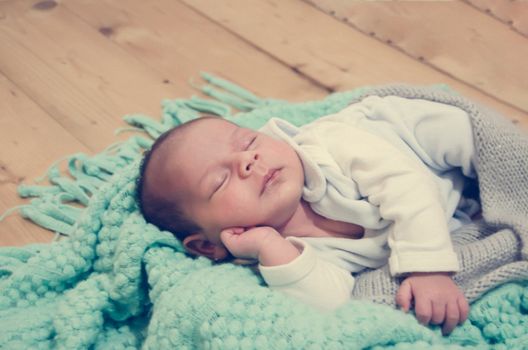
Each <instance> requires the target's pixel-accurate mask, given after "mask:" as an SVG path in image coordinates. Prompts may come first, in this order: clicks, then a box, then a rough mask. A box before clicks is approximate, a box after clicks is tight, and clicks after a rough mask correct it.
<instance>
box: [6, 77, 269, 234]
mask: <svg viewBox="0 0 528 350" xmlns="http://www.w3.org/2000/svg"><path fill="white" fill-rule="evenodd" d="M201 78H202V79H203V80H204V81H206V82H207V83H208V84H205V85H201V86H198V85H196V84H194V83H193V82H192V81H191V85H192V86H194V87H195V88H197V89H199V90H200V91H201V92H202V93H204V94H205V95H207V96H209V97H210V98H212V99H205V98H200V97H197V96H192V97H191V98H189V99H177V100H164V101H163V102H162V107H163V112H162V116H161V120H160V121H156V120H155V119H154V118H152V117H150V116H147V115H143V114H132V115H126V116H124V117H123V119H124V121H125V122H126V123H128V124H129V125H130V127H124V128H120V129H118V130H116V134H118V133H121V132H128V131H140V132H142V133H144V134H146V136H148V137H143V136H139V135H134V136H131V137H130V138H128V139H127V140H126V141H123V142H117V143H114V144H112V145H110V146H109V147H107V148H106V149H105V150H103V151H102V152H101V153H99V154H96V155H93V156H89V155H87V154H84V153H77V154H73V155H70V156H67V157H64V158H62V159H59V160H57V161H56V162H55V163H53V164H52V165H51V166H50V167H49V169H48V171H47V172H46V175H44V176H42V177H41V178H37V179H35V180H34V184H30V185H26V184H22V185H20V186H19V187H18V194H19V195H20V196H21V197H23V198H33V199H32V200H31V202H30V203H28V204H24V205H20V206H16V207H13V208H10V209H8V210H7V211H6V212H4V213H3V214H2V215H0V221H2V220H3V219H5V218H6V217H7V216H8V215H10V214H12V213H13V212H15V211H19V212H20V214H21V216H22V217H24V218H26V219H29V220H31V221H32V222H33V223H35V224H37V225H39V226H41V227H44V228H46V229H48V230H51V231H53V232H55V233H57V234H61V235H64V236H69V235H71V234H72V233H73V231H74V230H75V225H76V222H77V221H78V219H79V217H80V216H81V214H82V213H83V211H84V209H85V208H86V206H87V205H88V203H89V201H90V198H91V196H92V194H93V193H95V192H96V191H97V190H98V189H99V188H100V187H101V186H102V185H104V184H105V183H106V182H107V181H108V180H109V179H110V178H111V177H112V175H113V174H114V173H115V172H116V171H117V170H118V169H122V168H123V167H125V166H126V165H128V164H130V163H131V162H133V161H134V160H135V159H137V157H138V156H139V155H141V154H142V153H143V151H145V150H147V149H149V148H150V147H151V146H152V144H153V143H154V140H155V139H156V138H158V137H159V136H160V135H161V134H162V133H164V132H165V131H167V130H169V129H170V128H172V127H174V126H177V125H179V124H182V123H185V122H187V121H189V120H192V119H195V118H198V117H199V116H200V115H201V114H204V113H206V114H213V115H216V116H220V117H223V118H230V119H231V118H232V117H234V114H233V110H232V109H233V108H235V109H237V110H239V111H242V112H249V111H251V110H253V109H255V108H258V107H262V106H265V105H271V104H274V103H277V102H279V100H273V99H262V98H259V97H257V96H255V95H254V94H253V93H251V92H249V91H248V90H246V89H244V88H242V87H240V86H238V85H235V84H233V83H231V82H229V81H227V80H224V79H221V78H219V77H217V76H214V75H212V74H209V73H205V72H202V73H201ZM65 160H66V161H67V168H66V170H65V171H64V172H61V171H60V170H59V164H60V163H62V162H64V161H65ZM45 180H47V181H48V182H49V185H42V184H39V183H41V182H43V181H45Z"/></svg>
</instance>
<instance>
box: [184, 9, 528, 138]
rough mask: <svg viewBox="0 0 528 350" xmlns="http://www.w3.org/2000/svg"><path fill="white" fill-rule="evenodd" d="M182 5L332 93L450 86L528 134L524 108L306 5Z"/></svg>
mask: <svg viewBox="0 0 528 350" xmlns="http://www.w3.org/2000/svg"><path fill="white" fill-rule="evenodd" d="M183 1H184V2H185V3H186V4H188V5H189V6H192V7H193V8H195V9H196V10H197V11H200V12H201V13H203V14H204V15H206V16H207V17H209V18H211V19H212V20H214V21H216V22H218V23H221V24H222V25H223V26H225V27H226V28H228V29H229V30H230V31H232V32H234V33H236V34H237V35H239V36H240V37H242V38H244V39H245V40H248V41H250V42H252V43H253V44H254V45H256V46H258V47H259V48H260V49H261V50H263V51H265V52H268V53H269V54H270V55H272V56H274V57H276V58H277V59H279V60H281V61H283V62H285V63H287V64H289V65H290V66H291V67H292V68H294V69H296V70H298V71H299V72H300V73H301V74H305V75H307V76H308V77H310V78H311V79H314V80H317V81H319V82H320V83H321V84H322V85H324V86H327V87H328V88H330V89H333V90H346V89H350V88H354V87H358V86H362V85H372V84H384V83H390V82H408V83H412V84H434V83H447V84H448V85H450V86H451V87H452V88H454V89H456V90H457V91H459V92H461V93H463V94H464V95H466V96H468V97H470V98H474V99H475V100H477V101H480V102H481V103H484V104H486V105H488V106H490V107H492V108H495V109H497V110H499V111H500V112H502V113H504V114H505V115H506V116H508V117H509V118H511V119H512V120H515V121H518V122H519V123H520V124H522V125H523V127H526V128H527V129H528V115H527V113H526V112H524V111H522V110H520V109H519V108H515V107H512V106H509V105H507V104H504V103H501V102H500V101H498V100H497V99H495V98H494V97H492V96H489V95H487V94H485V93H483V92H482V91H479V90H477V89H475V88H473V87H471V86H469V85H467V84H465V83H464V82H461V81H459V80H457V79H454V78H452V77H450V76H447V75H445V74H442V73H440V72H439V71H438V70H436V69H434V68H431V67H430V66H427V65H425V64H419V63H418V62H417V61H416V60H415V59H413V58H410V57H409V56H407V55H406V54H404V53H402V52H399V51H398V50H394V48H392V47H389V46H388V45H386V44H384V43H381V42H379V41H377V40H375V39H373V38H371V37H370V36H368V35H365V34H363V33H361V32H359V31H357V30H355V29H353V28H351V27H349V26H347V25H346V24H344V23H340V22H336V21H335V20H334V19H333V18H332V17H330V16H328V15H326V14H324V13H322V12H320V11H319V10H317V9H316V8H315V7H313V6H311V5H309V4H307V3H304V2H300V1H272V0H268V1H258V0H246V1H240V0H224V1H222V2H221V3H220V2H211V1H207V0H183ZM318 12H319V13H318ZM240 13H243V14H244V15H243V16H241V15H240ZM262 28H265V30H263V29H262Z"/></svg>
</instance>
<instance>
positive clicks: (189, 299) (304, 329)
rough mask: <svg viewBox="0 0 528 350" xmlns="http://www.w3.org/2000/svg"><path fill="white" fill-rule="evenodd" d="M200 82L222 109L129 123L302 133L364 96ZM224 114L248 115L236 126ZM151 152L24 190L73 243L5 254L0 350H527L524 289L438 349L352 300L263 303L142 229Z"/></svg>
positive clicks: (244, 283) (122, 155)
mask: <svg viewBox="0 0 528 350" xmlns="http://www.w3.org/2000/svg"><path fill="white" fill-rule="evenodd" d="M204 78H205V79H206V80H207V81H208V82H209V83H211V84H212V85H214V86H216V87H212V86H211V85H208V86H206V87H204V88H203V91H204V92H206V93H208V94H209V95H210V96H212V97H214V98H215V99H216V100H219V101H222V102H217V101H210V100H203V99H198V98H191V99H187V100H175V101H164V103H163V106H164V108H163V114H162V118H161V121H160V122H156V121H154V120H152V119H151V118H148V117H145V116H141V115H134V116H127V117H125V119H126V120H127V121H128V122H129V123H130V124H132V125H135V126H136V127H138V128H140V129H141V130H144V131H145V132H147V133H148V134H149V135H150V136H152V137H157V136H159V135H160V133H162V132H163V131H165V130H167V129H168V128H170V127H171V126H173V125H176V124H178V123H181V122H184V121H186V120H189V119H193V118H195V117H197V116H198V112H205V113H213V114H217V115H220V116H223V117H227V118H230V119H232V120H236V121H237V122H239V123H240V124H243V125H245V126H249V127H253V128H257V127H259V126H261V125H262V124H263V123H264V122H265V121H266V120H267V119H268V118H269V117H271V116H281V117H283V118H286V119H289V120H290V121H292V122H296V123H305V122H308V121H310V120H312V119H314V118H317V117H319V116H322V115H326V114H329V113H332V112H336V111H338V110H340V109H342V108H343V107H344V106H346V105H347V103H348V102H349V101H351V100H352V99H353V98H357V97H358V96H361V95H362V94H364V93H366V92H368V91H369V88H362V89H356V90H353V91H350V92H344V93H337V94H333V95H331V96H329V97H327V98H326V99H324V100H321V101H315V102H307V103H300V104H292V103H288V102H286V101H279V100H264V99H260V98H257V97H255V96H254V95H252V94H250V93H249V92H247V91H245V90H243V89H241V88H238V87H236V86H233V85H232V84H230V83H228V82H225V81H223V80H220V79H218V78H215V77H212V76H209V75H204ZM218 88H221V90H219V89H218ZM433 89H435V91H436V90H438V91H442V90H443V89H445V88H442V87H435V88H433ZM229 105H231V106H235V107H236V108H238V109H240V110H242V111H243V112H242V113H240V114H237V115H236V116H232V112H231V110H230V107H229ZM151 144H152V140H151V139H148V138H144V137H139V136H134V137H131V138H130V139H129V140H128V141H126V142H124V143H122V144H117V145H113V146H111V147H109V148H108V149H107V150H105V151H104V152H102V153H101V154H99V155H96V156H93V157H89V156H86V155H83V154H77V155H74V156H72V157H71V158H70V160H69V163H68V169H69V173H70V174H71V176H72V177H73V178H69V177H66V176H63V175H61V174H60V173H59V172H58V171H57V169H56V167H52V168H50V171H49V174H48V177H49V179H50V181H51V183H52V186H36V185H35V186H21V188H20V194H21V195H23V196H31V197H36V198H35V199H34V200H33V202H32V204H30V205H27V206H26V207H24V208H22V209H21V213H22V215H24V216H25V217H27V218H29V219H31V220H33V221H34V222H36V223H37V224H39V225H41V226H44V227H47V228H48V229H50V230H53V231H56V232H60V233H62V234H64V235H68V236H69V237H68V238H65V239H62V240H59V241H57V242H54V243H52V244H47V245H46V244H44V245H30V246H26V247H21V248H6V247H4V248H1V249H0V348H1V349H87V348H90V349H137V348H145V349H202V348H203V349H325V350H326V349H362V348H372V349H390V348H394V349H488V348H493V349H526V348H528V284H527V283H526V281H522V280H520V281H517V282H513V283H507V284H503V285H501V286H500V287H499V288H496V289H494V290H492V291H490V292H488V293H487V294H485V295H484V296H483V297H481V298H479V299H478V300H477V301H476V302H474V303H473V304H472V308H471V313H470V317H469V320H468V321H467V322H466V323H465V324H464V325H463V326H461V327H459V328H457V329H456V330H455V331H454V332H453V333H452V334H451V335H450V336H449V337H442V336H441V333H440V330H439V329H438V328H427V327H424V326H421V325H419V324H418V323H417V321H416V320H415V318H414V316H413V315H411V314H404V313H403V312H400V311H398V310H395V309H393V308H391V307H389V306H386V305H379V304H374V303H369V302H364V301H356V300H351V301H350V302H349V303H348V304H347V305H345V306H344V307H342V308H340V309H339V310H337V311H336V312H334V313H331V314H321V313H319V312H317V311H316V310H314V309H312V308H310V307H309V306H306V305H304V304H301V303H300V302H298V301H296V300H293V299H290V298H288V297H286V296H284V295H282V294H279V293H277V292H274V291H271V290H270V289H268V288H267V287H265V286H264V284H263V283H262V281H261V279H260V278H259V277H258V276H256V275H255V274H254V273H253V272H251V271H250V270H249V269H247V268H244V267H241V266H235V265H232V264H216V265H215V264H212V263H211V262H210V261H208V260H206V259H204V258H199V259H192V258H190V257H188V256H186V255H185V254H184V252H183V249H182V246H181V244H180V243H179V242H178V241H177V240H176V239H175V238H174V237H173V236H172V235H171V234H170V233H168V232H161V231H159V230H158V229H157V228H155V227H154V226H152V225H149V224H146V223H145V221H144V219H143V218H142V217H141V215H140V214H139V212H138V210H137V205H136V202H135V198H134V194H135V192H134V191H135V180H136V177H137V171H138V163H139V158H140V154H141V152H142V151H143V150H144V149H145V148H148V147H149V146H150V145H151ZM525 170H526V169H525ZM70 202H76V203H80V204H83V205H84V206H85V207H84V208H80V207H79V206H71V205H69V204H71V203H70ZM523 210H524V209H523ZM525 213H526V211H525ZM484 214H485V216H486V212H485V213H484ZM526 217H528V215H526ZM522 224H523V223H521V225H522ZM513 226H514V228H515V227H516V226H515V225H513Z"/></svg>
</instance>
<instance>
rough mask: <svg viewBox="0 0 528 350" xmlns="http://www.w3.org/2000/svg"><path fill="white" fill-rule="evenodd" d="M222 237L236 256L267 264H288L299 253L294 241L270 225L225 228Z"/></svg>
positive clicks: (228, 248)
mask: <svg viewBox="0 0 528 350" xmlns="http://www.w3.org/2000/svg"><path fill="white" fill-rule="evenodd" d="M220 239H221V240H222V243H224V245H225V246H226V248H227V250H229V252H230V253H231V254H233V255H234V256H235V257H237V258H241V259H257V260H259V262H260V263H261V264H262V265H265V266H275V265H282V264H286V263H288V262H290V261H292V260H293V259H295V257H297V256H298V255H299V251H298V250H297V248H295V246H294V245H293V244H292V243H290V242H288V241H287V240H286V239H284V237H282V236H281V235H280V234H279V233H278V232H277V230H275V229H274V228H272V227H269V226H262V227H253V228H250V229H247V230H246V229H244V228H242V227H234V228H229V229H225V230H223V231H222V232H221V233H220Z"/></svg>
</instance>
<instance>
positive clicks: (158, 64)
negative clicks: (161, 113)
mask: <svg viewBox="0 0 528 350" xmlns="http://www.w3.org/2000/svg"><path fill="white" fill-rule="evenodd" d="M122 4H123V3H122V2H121V1H118V0H102V1H97V2H94V1H91V0H70V1H67V2H64V6H66V7H67V8H68V9H70V10H71V11H72V12H74V13H75V14H77V15H78V16H79V17H81V18H83V20H85V21H86V22H87V23H90V25H91V26H92V27H93V28H96V29H97V30H99V31H100V32H102V33H104V34H105V35H106V36H107V37H108V38H109V39H110V40H112V41H113V42H115V43H117V44H118V45H119V46H120V47H122V48H123V49H125V50H126V51H127V52H129V53H131V54H132V55H134V56H135V57H137V58H138V59H139V60H141V61H142V62H145V63H146V64H147V65H149V66H150V67H151V68H153V69H156V70H158V71H159V72H161V74H162V75H163V76H165V77H168V78H169V79H170V80H171V81H177V82H181V83H184V84H185V83H186V82H187V81H188V80H189V78H190V77H197V76H198V72H200V71H203V70H205V71H208V72H212V73H214V74H217V75H220V76H222V77H224V78H227V79H229V80H231V81H233V82H235V83H237V84H239V85H242V86H246V87H248V88H249V89H250V90H252V91H253V92H255V93H256V94H258V95H260V96H266V97H267V96H270V97H280V98H288V99H291V100H308V99H314V98H320V97H322V96H323V95H325V93H326V91H325V90H324V89H323V88H322V87H317V86H315V85H314V84H312V83H311V82H310V81H308V80H307V79H303V78H302V77H299V76H298V75H297V74H295V72H293V71H291V70H290V69H289V67H288V66H285V65H283V64H281V62H278V61H277V60H274V59H273V58H271V57H269V56H268V55H266V54H263V53H262V52H260V51H259V50H256V49H255V47H253V46H252V44H251V43H247V42H245V41H243V40H240V38H238V37H236V36H235V35H233V34H232V33H229V32H228V31H227V30H225V29H224V28H222V27H221V26H219V25H217V24H214V23H212V22H211V21H209V20H207V19H206V18H204V17H203V16H202V15H200V14H198V13H197V12H196V11H194V10H192V9H190V8H189V7H188V6H185V5H183V4H181V3H179V2H175V1H173V0H158V1H155V2H149V1H142V0H129V1H127V3H126V6H123V5H122ZM257 67H258V68H257ZM256 68H257V69H256Z"/></svg>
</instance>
